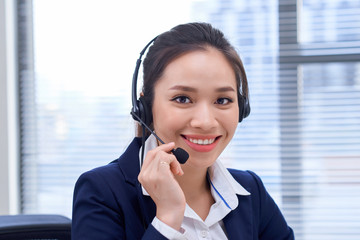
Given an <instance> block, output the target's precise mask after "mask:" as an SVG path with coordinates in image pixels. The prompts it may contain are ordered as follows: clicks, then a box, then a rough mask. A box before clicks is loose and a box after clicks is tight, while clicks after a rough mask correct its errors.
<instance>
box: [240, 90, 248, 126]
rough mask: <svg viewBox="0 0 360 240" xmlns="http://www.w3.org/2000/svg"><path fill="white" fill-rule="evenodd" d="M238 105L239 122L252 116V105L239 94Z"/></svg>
mask: <svg viewBox="0 0 360 240" xmlns="http://www.w3.org/2000/svg"><path fill="white" fill-rule="evenodd" d="M238 103H239V122H241V121H242V120H243V119H244V118H246V117H247V116H249V114H250V103H249V100H248V99H247V98H246V97H244V96H243V95H241V94H239V97H238Z"/></svg>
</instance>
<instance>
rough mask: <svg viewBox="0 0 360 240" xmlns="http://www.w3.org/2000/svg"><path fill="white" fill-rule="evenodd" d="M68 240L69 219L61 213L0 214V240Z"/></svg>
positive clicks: (69, 236) (69, 231) (69, 233)
mask: <svg viewBox="0 0 360 240" xmlns="http://www.w3.org/2000/svg"><path fill="white" fill-rule="evenodd" d="M5 239H6V240H35V239H36V240H41V239H48V240H70V239H71V220H70V219H69V218H67V217H64V216H61V215H45V214H40V215H27V214H24V215H4V216H0V240H5Z"/></svg>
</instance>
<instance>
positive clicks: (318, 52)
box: [0, 0, 360, 240]
mask: <svg viewBox="0 0 360 240" xmlns="http://www.w3.org/2000/svg"><path fill="white" fill-rule="evenodd" d="M0 3H1V6H0V10H1V14H2V16H1V19H2V21H3V23H1V24H2V25H1V28H0V31H2V32H1V34H0V35H2V34H3V33H4V34H3V36H2V37H1V38H0V40H1V41H2V43H1V44H2V45H1V48H0V50H1V53H6V54H5V55H3V56H2V57H1V56H0V59H1V61H2V63H4V64H2V65H3V66H2V67H1V70H3V73H0V74H1V75H0V76H1V82H0V84H1V85H0V86H1V88H2V90H1V94H2V96H1V100H2V101H3V102H2V105H1V109H0V115H1V116H2V120H1V122H0V123H1V131H2V133H1V134H2V138H1V139H2V140H3V141H2V142H1V145H2V146H1V147H2V150H3V153H2V154H1V160H0V161H1V164H2V165H3V166H6V168H4V169H3V170H0V171H2V172H0V173H2V176H3V177H2V181H3V184H2V189H5V190H6V191H4V193H2V196H0V198H3V199H5V198H6V199H10V200H9V201H7V202H6V201H3V202H6V203H7V206H8V207H6V206H5V208H2V212H1V213H0V214H4V213H6V212H10V213H58V214H62V215H65V216H69V217H71V207H72V206H71V205H72V193H73V187H74V183H75V181H76V180H77V178H78V177H79V175H80V174H81V173H82V172H84V171H87V170H89V169H91V168H94V167H97V166H100V165H104V164H107V163H109V162H110V161H112V160H113V159H115V158H117V157H118V156H119V155H120V154H121V153H122V152H123V150H124V149H125V148H126V146H127V145H128V144H129V142H130V141H131V139H132V138H133V136H134V123H133V121H132V119H131V116H130V115H129V112H130V108H131V101H130V100H131V95H130V89H131V78H132V72H133V69H134V67H135V61H136V59H137V57H138V54H139V52H140V51H141V49H142V48H143V47H144V46H145V45H146V43H147V42H148V41H150V40H151V39H152V38H153V37H154V36H156V35H157V34H159V33H161V32H163V31H166V30H169V29H170V28H171V27H173V26H175V25H177V24H179V23H185V22H189V21H206V22H210V23H212V24H213V25H214V26H215V27H218V28H220V29H221V30H223V32H224V33H225V35H227V36H228V38H229V40H230V42H231V43H232V44H233V45H234V46H236V48H237V50H238V52H239V54H240V55H241V57H242V59H243V61H244V64H245V68H246V70H247V74H248V79H249V86H250V103H251V108H252V112H251V114H250V116H249V118H247V119H245V120H244V121H243V123H241V124H240V125H239V126H238V130H237V133H236V135H235V137H234V139H233V141H232V142H231V145H230V147H229V148H228V149H227V150H226V151H225V152H224V153H223V154H222V156H221V158H222V160H223V162H224V163H225V164H226V166H228V167H231V168H239V169H251V170H253V171H255V172H256V173H257V174H259V175H260V176H261V178H262V179H263V181H264V183H265V186H266V187H267V189H268V191H269V192H270V193H271V195H272V196H273V198H274V199H275V201H276V202H277V203H278V205H279V207H280V208H281V209H282V211H283V213H284V215H285V218H286V219H287V221H288V223H289V225H290V226H291V227H292V228H293V229H294V231H295V235H296V239H298V240H301V239H304V240H308V239H316V240H320V239H326V240H328V239H342V240H347V239H349V240H350V239H359V236H360V1H358V0H302V1H301V0H298V1H296V0H269V1H263V0H251V1H246V0H209V1H204V0H151V1H149V0H133V1H116V0H101V1H100V0H97V1H96V0H76V1H74V0H52V1H48V0H32V1H30V0H23V1H8V0H1V1H0ZM1 41H0V42H1ZM140 85H141V84H139V87H140ZM3 131H4V132H3ZM7 169H10V170H9V171H8V170H7ZM0 175H1V174H0ZM4 184H5V185H6V186H7V187H4Z"/></svg>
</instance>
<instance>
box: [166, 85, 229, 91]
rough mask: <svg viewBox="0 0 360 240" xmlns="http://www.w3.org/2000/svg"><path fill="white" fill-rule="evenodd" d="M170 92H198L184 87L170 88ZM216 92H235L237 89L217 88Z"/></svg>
mask: <svg viewBox="0 0 360 240" xmlns="http://www.w3.org/2000/svg"><path fill="white" fill-rule="evenodd" d="M169 90H181V91H185V92H197V90H196V88H193V87H188V86H183V85H175V86H173V87H171V88H169ZM215 91H216V92H229V91H230V92H235V89H234V88H232V87H220V88H217V89H216V90H215Z"/></svg>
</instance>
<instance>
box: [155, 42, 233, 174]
mask: <svg viewBox="0 0 360 240" xmlns="http://www.w3.org/2000/svg"><path fill="white" fill-rule="evenodd" d="M154 93H155V94H154V102H153V108H152V111H153V123H154V129H155V132H156V134H157V135H159V137H160V138H161V139H163V140H164V141H165V142H171V141H173V142H175V146H176V147H181V148H183V149H185V150H186V151H187V152H188V153H189V155H190V157H189V160H188V161H187V163H186V165H189V166H193V167H199V168H204V167H209V166H210V165H212V164H213V163H214V161H215V160H216V159H217V158H218V156H219V155H220V153H221V152H222V151H223V150H224V148H225V147H226V146H227V144H228V143H229V142H230V140H231V138H232V137H233V135H234V133H235V130H236V127H237V124H238V119H239V108H238V99H237V87H236V80H235V73H234V70H233V69H232V67H231V65H230V63H229V62H228V61H227V59H226V58H225V56H224V55H223V54H222V53H221V52H219V51H218V50H216V49H215V48H212V47H207V48H206V50H197V51H193V52H189V53H186V54H184V55H181V56H180V57H178V58H176V59H175V60H173V61H172V62H170V63H169V64H168V66H167V67H166V68H165V70H164V73H163V76H162V77H161V78H160V79H159V80H158V81H157V82H156V84H155V88H154Z"/></svg>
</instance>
